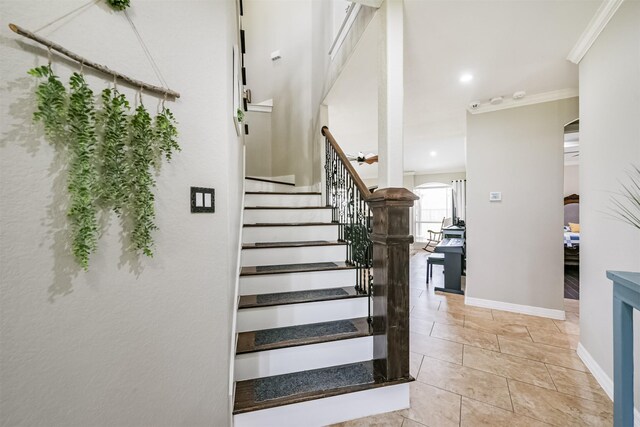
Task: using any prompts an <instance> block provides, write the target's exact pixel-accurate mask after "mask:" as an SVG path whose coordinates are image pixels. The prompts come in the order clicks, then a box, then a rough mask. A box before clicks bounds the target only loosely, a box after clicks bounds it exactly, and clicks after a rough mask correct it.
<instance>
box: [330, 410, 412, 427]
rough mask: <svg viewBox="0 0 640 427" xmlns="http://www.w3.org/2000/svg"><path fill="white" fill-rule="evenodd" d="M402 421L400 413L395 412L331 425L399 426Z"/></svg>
mask: <svg viewBox="0 0 640 427" xmlns="http://www.w3.org/2000/svg"><path fill="white" fill-rule="evenodd" d="M403 422H404V418H403V417H402V415H400V414H398V413H397V412H387V413H386V414H380V415H372V416H370V417H365V418H359V419H357V420H352V421H347V422H344V423H339V424H333V425H332V426H331V427H401V426H402V423H403Z"/></svg>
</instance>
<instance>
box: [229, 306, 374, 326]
mask: <svg viewBox="0 0 640 427" xmlns="http://www.w3.org/2000/svg"><path fill="white" fill-rule="evenodd" d="M367 302H368V298H348V299H343V300H333V301H321V302H310V303H303V304H288V305H279V306H273V307H258V308H243V309H241V310H238V316H237V328H238V332H247V331H255V330H259V329H271V328H282V327H285V326H294V325H304V324H308V323H319V322H329V321H332V320H342V319H353V318H355V317H366V316H367V315H368V310H367Z"/></svg>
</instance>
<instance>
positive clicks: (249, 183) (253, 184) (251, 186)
mask: <svg viewBox="0 0 640 427" xmlns="http://www.w3.org/2000/svg"><path fill="white" fill-rule="evenodd" d="M318 187H319V186H318V185H308V186H304V187H303V186H299V187H297V186H294V185H286V184H276V183H273V182H262V181H254V180H252V179H245V181H244V189H245V191H277V192H278V193H300V192H310V191H319V190H318Z"/></svg>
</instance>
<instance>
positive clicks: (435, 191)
mask: <svg viewBox="0 0 640 427" xmlns="http://www.w3.org/2000/svg"><path fill="white" fill-rule="evenodd" d="M414 193H415V194H416V195H417V196H418V197H420V200H418V201H417V202H416V204H415V209H414V212H415V219H416V231H415V238H416V241H419V242H425V241H427V239H428V238H429V233H428V232H427V230H433V231H440V226H441V225H442V219H443V218H451V217H452V214H451V209H452V206H451V205H452V200H451V196H452V192H451V186H450V185H444V184H425V185H422V186H420V187H418V188H416V189H415V190H414Z"/></svg>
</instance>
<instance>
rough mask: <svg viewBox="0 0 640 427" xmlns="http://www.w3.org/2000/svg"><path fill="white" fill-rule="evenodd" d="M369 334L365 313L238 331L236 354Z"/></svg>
mask: <svg viewBox="0 0 640 427" xmlns="http://www.w3.org/2000/svg"><path fill="white" fill-rule="evenodd" d="M369 335H371V331H370V330H369V323H368V322H367V318H366V317H359V318H355V319H345V320H335V321H331V322H319V323H311V324H307V325H296V326H286V327H282V328H272V329H262V330H259V331H247V332H241V333H239V334H238V345H237V347H236V354H244V353H253V352H256V351H265V350H275V349H278V348H288V347H297V346H301V345H309V344H319V343H323V342H330V341H339V340H344V339H351V338H358V337H366V336H369Z"/></svg>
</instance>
